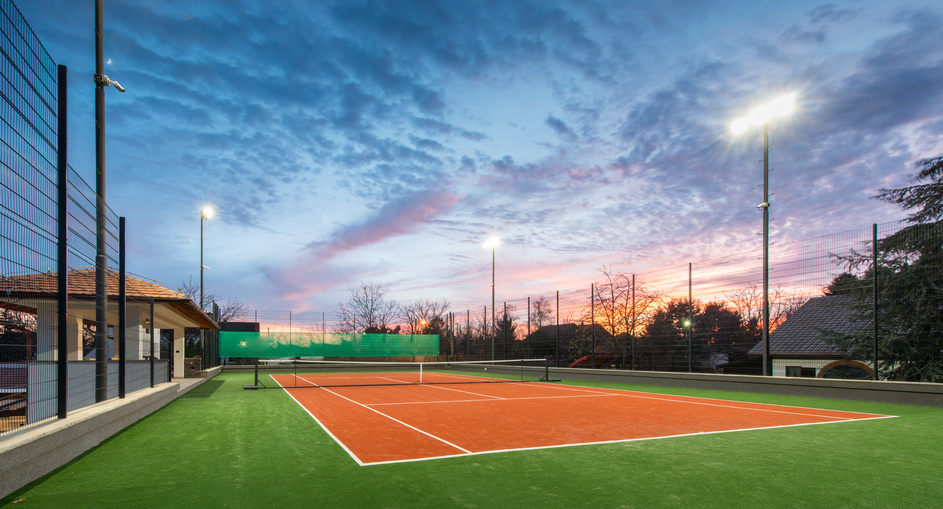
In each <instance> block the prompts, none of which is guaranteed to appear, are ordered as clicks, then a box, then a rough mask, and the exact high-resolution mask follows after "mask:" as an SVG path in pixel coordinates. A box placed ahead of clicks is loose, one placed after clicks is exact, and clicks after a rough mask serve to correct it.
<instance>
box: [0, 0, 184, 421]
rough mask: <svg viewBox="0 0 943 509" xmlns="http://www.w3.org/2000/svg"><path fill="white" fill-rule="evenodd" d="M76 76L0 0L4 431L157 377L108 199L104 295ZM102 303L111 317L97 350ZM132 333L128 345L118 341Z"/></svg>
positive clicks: (0, 415) (6, 0)
mask: <svg viewBox="0 0 943 509" xmlns="http://www.w3.org/2000/svg"><path fill="white" fill-rule="evenodd" d="M65 76H66V70H65V68H64V67H61V66H57V65H56V63H55V62H54V61H53V59H52V57H51V56H50V55H49V54H48V53H47V52H46V50H45V49H44V48H43V46H42V44H41V43H40V41H39V40H38V39H37V38H36V36H35V34H34V33H33V32H32V30H31V29H30V27H29V25H28V23H27V22H26V20H25V19H23V17H22V15H21V14H20V12H19V11H18V10H17V8H16V6H15V5H14V4H13V3H12V2H11V1H10V0H0V290H2V291H0V433H6V432H10V431H11V430H16V429H19V428H21V427H23V426H25V425H28V424H34V423H38V422H42V421H43V420H46V419H49V418H53V417H57V416H58V417H64V416H65V415H66V413H67V412H68V411H71V410H74V409H77V408H81V407H83V406H86V405H88V404H92V403H95V402H97V401H102V400H103V399H109V398H113V397H118V396H123V394H124V393H125V392H126V391H128V390H131V391H133V390H137V389H140V388H143V387H147V386H150V385H153V383H154V382H153V379H154V375H153V373H154V371H155V367H154V365H153V364H152V363H151V362H149V361H150V359H148V358H147V357H146V355H145V352H144V348H145V345H146V343H147V342H148V341H149V340H150V330H149V329H148V328H147V327H145V325H146V324H144V323H142V320H141V319H140V317H141V316H143V313H141V312H140V309H138V311H139V312H138V313H136V314H128V316H134V317H136V318H135V319H132V320H131V321H130V323H123V320H124V318H123V317H124V316H125V314H124V313H119V308H120V306H121V304H122V303H124V302H127V301H125V300H122V299H120V297H119V293H120V294H123V288H124V286H123V285H122V284H121V283H122V278H121V276H120V274H123V271H121V270H120V269H121V268H122V259H121V254H120V244H121V242H120V241H121V239H120V238H119V236H120V235H122V233H121V232H122V231H123V226H122V225H123V221H122V220H120V219H119V218H118V216H117V215H116V214H115V213H114V212H113V211H112V210H110V209H107V207H106V208H105V215H104V228H103V231H104V234H103V236H102V238H103V239H104V255H105V256H104V259H103V264H102V268H104V269H106V270H104V271H100V272H99V273H100V274H103V275H104V276H105V277H104V281H105V282H106V284H107V286H108V287H109V290H108V292H107V295H108V296H110V297H112V299H111V300H112V303H111V304H110V305H109V304H107V297H106V304H105V305H104V306H99V302H98V301H97V300H96V299H95V295H96V291H97V288H96V286H95V279H96V276H95V273H96V265H97V262H98V260H97V259H96V258H97V253H98V238H99V235H98V222H97V221H98V218H97V210H98V209H97V205H98V204H97V200H98V196H97V193H96V191H95V190H94V189H92V187H91V186H89V185H88V184H87V183H86V182H85V180H83V179H82V178H81V176H80V175H79V174H78V172H76V171H75V170H74V169H73V168H71V167H70V166H68V164H67V158H66V154H67V147H66V141H65V140H66V136H65V130H66V129H65V125H66V118H65V111H66V107H65V106H66V96H67V93H66V89H65V83H66V80H65ZM66 276H68V277H66ZM67 279H68V283H67ZM130 302H131V303H132V305H136V306H137V307H138V308H141V307H142V306H143V305H145V304H149V303H143V302H140V301H138V302H135V301H134V299H130ZM99 309H107V315H106V316H107V323H108V324H109V326H108V327H107V329H108V330H107V334H106V341H105V342H104V344H103V345H102V346H103V347H102V348H101V349H100V351H96V349H95V348H93V347H94V345H95V344H96V341H94V336H95V320H94V317H95V316H96V315H97V311H98V310H99ZM119 317H121V318H119ZM122 337H130V341H126V342H125V343H124V344H125V345H130V351H128V352H121V351H119V350H120V349H119V348H117V347H116V346H115V345H120V344H122V343H121V342H120V341H116V339H117V338H122ZM99 343H102V342H99ZM128 358H131V359H135V360H134V361H132V362H131V363H130V364H129V363H126V362H124V361H125V360H127V359H128ZM116 359H117V360H119V362H111V361H113V360H116ZM145 360H147V361H148V362H145ZM86 361H95V362H86ZM166 369H167V365H166V363H164V364H161V365H159V366H157V367H156V370H157V371H158V372H161V373H162V374H163V373H166ZM165 379H166V376H160V377H159V378H158V380H157V381H158V382H160V381H163V380H165Z"/></svg>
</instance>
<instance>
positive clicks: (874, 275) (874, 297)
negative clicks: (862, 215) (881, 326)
mask: <svg viewBox="0 0 943 509" xmlns="http://www.w3.org/2000/svg"><path fill="white" fill-rule="evenodd" d="M871 246H872V253H871V279H872V285H871V286H872V288H871V301H872V302H871V305H872V312H873V313H874V316H873V317H872V318H873V319H874V379H875V380H880V378H879V377H878V225H877V223H874V224H872V225H871Z"/></svg>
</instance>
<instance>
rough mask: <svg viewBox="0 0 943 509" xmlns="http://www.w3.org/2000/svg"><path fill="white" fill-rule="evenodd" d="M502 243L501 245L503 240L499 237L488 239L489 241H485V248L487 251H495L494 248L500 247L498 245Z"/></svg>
mask: <svg viewBox="0 0 943 509" xmlns="http://www.w3.org/2000/svg"><path fill="white" fill-rule="evenodd" d="M500 243H501V239H499V238H498V237H491V238H490V239H488V240H486V241H485V243H484V248H485V249H494V248H496V247H498V244H500Z"/></svg>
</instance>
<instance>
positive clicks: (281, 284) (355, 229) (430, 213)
mask: <svg viewBox="0 0 943 509" xmlns="http://www.w3.org/2000/svg"><path fill="white" fill-rule="evenodd" d="M460 199H461V197H460V196H459V195H456V194H454V193H452V192H449V191H447V190H445V189H438V190H432V191H427V190H426V191H417V192H415V193H411V194H408V195H404V196H402V197H400V198H398V199H396V200H393V201H391V202H388V203H386V204H385V205H383V206H382V207H381V208H379V209H378V210H377V211H376V212H375V213H374V214H372V215H371V216H370V217H368V218H366V220H364V221H363V222H360V223H356V224H351V225H348V226H346V227H344V228H342V229H341V230H340V231H338V232H336V233H335V234H334V236H333V238H332V239H331V240H329V241H326V242H311V243H309V244H308V245H307V246H306V247H305V249H304V251H303V253H302V255H301V257H300V258H299V259H298V260H297V261H296V262H295V263H293V264H292V265H291V266H290V267H288V268H285V269H277V268H272V267H265V268H263V269H262V272H263V273H264V274H265V275H266V276H267V277H268V278H269V280H271V281H272V282H273V283H274V284H275V286H276V287H277V288H279V289H280V290H281V291H280V293H281V297H282V298H284V299H288V300H298V299H304V298H306V297H309V296H311V295H314V294H317V293H320V292H322V291H324V290H325V289H326V287H331V286H333V285H335V284H337V283H338V282H339V280H340V279H344V278H343V277H338V275H337V274H336V273H333V271H329V270H325V265H326V264H327V263H328V262H329V261H330V260H332V259H334V258H336V257H337V256H340V255H342V254H344V253H346V252H349V251H354V250H356V249H359V248H361V247H364V246H369V245H371V244H375V243H377V242H380V241H383V240H385V239H388V238H392V237H396V236H399V235H403V234H406V233H410V232H412V231H413V230H414V229H416V228H417V227H418V226H420V225H423V224H427V223H430V222H432V221H433V220H435V219H436V218H437V217H439V216H441V215H442V214H444V213H446V212H448V211H449V210H451V209H452V207H453V206H454V205H455V204H456V203H458V201H459V200H460Z"/></svg>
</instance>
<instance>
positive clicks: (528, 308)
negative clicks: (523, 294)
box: [527, 297, 530, 359]
mask: <svg viewBox="0 0 943 509" xmlns="http://www.w3.org/2000/svg"><path fill="white" fill-rule="evenodd" d="M527 358H528V359H530V297H527Z"/></svg>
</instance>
